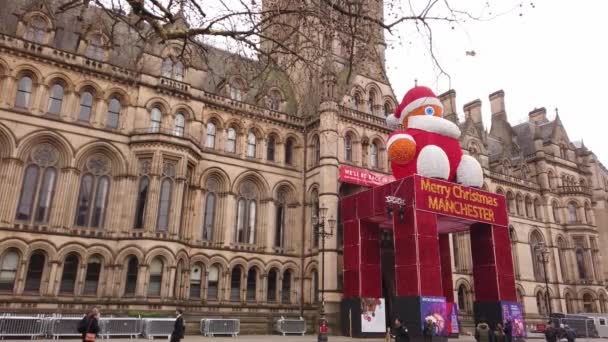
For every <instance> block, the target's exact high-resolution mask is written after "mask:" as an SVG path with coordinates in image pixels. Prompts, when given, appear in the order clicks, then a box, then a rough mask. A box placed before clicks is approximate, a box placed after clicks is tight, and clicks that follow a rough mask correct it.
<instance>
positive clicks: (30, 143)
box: [17, 129, 74, 167]
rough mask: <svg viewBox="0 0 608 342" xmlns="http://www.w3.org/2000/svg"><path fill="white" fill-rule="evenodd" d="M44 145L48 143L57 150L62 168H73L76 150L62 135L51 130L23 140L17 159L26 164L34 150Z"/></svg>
mask: <svg viewBox="0 0 608 342" xmlns="http://www.w3.org/2000/svg"><path fill="white" fill-rule="evenodd" d="M43 143H48V144H50V145H52V146H53V147H55V148H56V149H57V151H58V152H59V163H58V164H59V165H60V166H64V167H65V166H72V156H73V155H74V148H73V147H72V145H71V144H70V142H69V141H68V140H67V139H66V138H64V137H63V136H62V135H60V134H57V133H55V132H52V131H49V130H42V129H41V130H37V131H34V132H31V133H30V134H28V135H26V136H24V137H23V138H21V140H20V141H19V145H18V147H17V148H18V151H17V158H19V159H21V160H22V161H24V162H26V161H27V158H28V157H29V155H30V153H31V152H32V150H33V149H34V148H35V147H36V146H39V145H40V144H43Z"/></svg>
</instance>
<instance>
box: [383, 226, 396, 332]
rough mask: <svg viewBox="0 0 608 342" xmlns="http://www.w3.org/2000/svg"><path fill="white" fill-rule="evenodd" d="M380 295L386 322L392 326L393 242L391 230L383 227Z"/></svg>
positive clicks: (393, 290) (393, 292) (393, 289)
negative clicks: (383, 304) (382, 300)
mask: <svg viewBox="0 0 608 342" xmlns="http://www.w3.org/2000/svg"><path fill="white" fill-rule="evenodd" d="M380 251H381V259H380V262H381V265H380V266H381V271H382V297H383V298H384V302H385V303H386V304H385V305H386V307H385V309H386V310H385V313H386V324H387V325H389V326H392V321H391V318H392V315H391V313H392V307H393V305H392V304H393V303H392V300H393V298H394V297H395V243H394V241H393V231H392V230H388V229H383V230H382V231H381V233H380Z"/></svg>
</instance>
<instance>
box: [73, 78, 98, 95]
mask: <svg viewBox="0 0 608 342" xmlns="http://www.w3.org/2000/svg"><path fill="white" fill-rule="evenodd" d="M87 88H89V89H93V91H94V92H95V94H93V97H94V98H96V99H103V98H105V97H106V94H105V92H104V91H103V89H102V88H101V86H100V85H99V84H97V83H96V82H95V81H92V80H84V81H82V82H80V83H78V84H76V85H75V87H74V91H75V93H77V94H80V93H81V92H82V91H84V90H85V89H87Z"/></svg>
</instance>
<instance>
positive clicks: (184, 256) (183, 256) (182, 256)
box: [175, 249, 190, 268]
mask: <svg viewBox="0 0 608 342" xmlns="http://www.w3.org/2000/svg"><path fill="white" fill-rule="evenodd" d="M180 261H183V262H184V264H183V265H184V267H185V268H190V258H189V257H188V253H187V252H186V251H185V250H183V249H180V250H179V251H178V252H177V253H176V254H175V264H176V265H177V264H179V262H180Z"/></svg>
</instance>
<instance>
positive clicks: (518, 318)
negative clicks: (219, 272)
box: [501, 302, 526, 337]
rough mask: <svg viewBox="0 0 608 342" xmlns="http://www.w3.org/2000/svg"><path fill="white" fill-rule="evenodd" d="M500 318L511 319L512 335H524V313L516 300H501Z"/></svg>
mask: <svg viewBox="0 0 608 342" xmlns="http://www.w3.org/2000/svg"><path fill="white" fill-rule="evenodd" d="M501 304H502V319H503V320H504V321H505V322H506V321H511V324H513V336H514V337H526V324H525V322H524V315H523V312H522V310H521V304H519V303H518V302H502V303H501Z"/></svg>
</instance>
